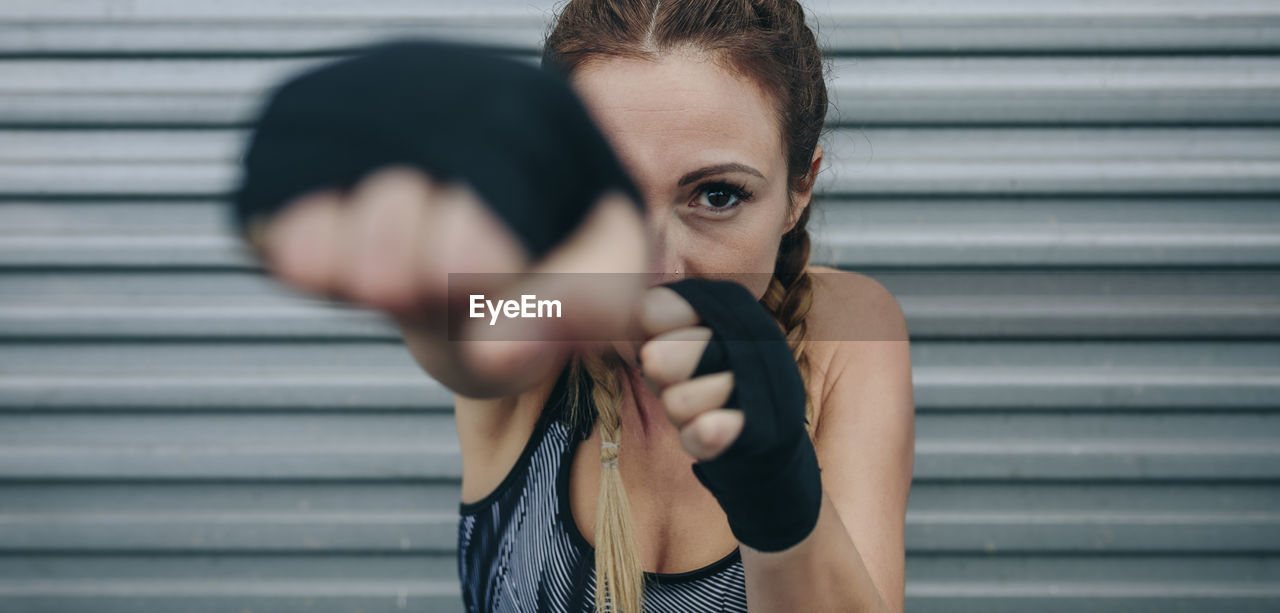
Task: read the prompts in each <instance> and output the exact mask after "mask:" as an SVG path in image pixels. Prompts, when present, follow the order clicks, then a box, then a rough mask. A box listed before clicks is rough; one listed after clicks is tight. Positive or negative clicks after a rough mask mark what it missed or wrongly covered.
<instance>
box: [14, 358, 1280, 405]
mask: <svg viewBox="0 0 1280 613" xmlns="http://www.w3.org/2000/svg"><path fill="white" fill-rule="evenodd" d="M1277 356H1280V351H1277V350H1276V348H1275V343H1268V342H1251V343H1231V342H1211V341H1200V342H1197V341H1184V342H1173V341H1168V342H1146V343H1144V342H1137V341H1126V342H1117V341H1105V342H1104V341H1095V342H1068V341H1004V342H998V341H988V342H984V343H976V344H967V343H952V342H948V341H928V342H916V343H912V364H913V382H914V384H915V402H916V405H917V407H919V408H921V409H922V410H972V409H979V410H987V409H1002V410H1005V409H1012V410H1026V411H1042V410H1055V409H1062V408H1070V409H1089V410H1098V409H1110V408H1114V407H1124V408H1125V409H1126V410H1166V409H1175V410H1180V409H1205V410H1230V409H1253V410H1270V409H1273V408H1276V406H1277V405H1276V402H1275V398H1277V397H1280V396H1278V392H1280V364H1278V363H1277V361H1278V360H1280V358H1277ZM0 373H3V374H0V408H3V409H7V410H20V411H28V410H33V409H41V410H107V409H132V410H157V409H158V410H183V409H188V410H210V409H212V410H237V409H250V410H253V409H262V408H272V409H277V410H297V409H353V408H371V409H427V408H432V407H439V408H442V409H443V408H444V407H448V406H451V404H452V397H451V396H450V395H449V394H448V392H447V390H445V388H443V387H442V386H440V385H439V384H437V383H434V382H432V381H431V379H430V378H429V377H427V376H426V375H425V374H424V373H422V371H421V369H420V368H419V367H418V365H417V364H416V363H415V362H414V361H413V360H412V358H411V357H410V356H409V354H408V352H407V350H406V349H405V348H404V347H403V345H401V344H386V345H382V344H364V343H353V344H331V343H328V344H313V343H279V342H276V343H271V342H263V343H253V344H242V345H237V344H234V343H231V344H226V345H222V344H218V343H199V342H192V343H164V344H146V343H93V342H89V343H59V344H56V345H50V344H43V343H19V342H11V343H7V344H6V350H5V351H4V352H0Z"/></svg>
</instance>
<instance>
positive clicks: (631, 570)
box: [542, 0, 827, 613]
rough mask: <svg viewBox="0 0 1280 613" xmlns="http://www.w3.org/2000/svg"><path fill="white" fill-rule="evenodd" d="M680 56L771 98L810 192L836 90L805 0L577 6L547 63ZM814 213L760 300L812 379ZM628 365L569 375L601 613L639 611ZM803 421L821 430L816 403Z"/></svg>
mask: <svg viewBox="0 0 1280 613" xmlns="http://www.w3.org/2000/svg"><path fill="white" fill-rule="evenodd" d="M681 47H692V48H695V49H698V50H701V51H704V52H707V53H709V54H710V55H711V56H712V57H713V58H715V59H716V60H717V61H719V62H721V63H722V64H723V65H725V67H727V68H729V69H731V70H735V71H737V72H738V73H740V74H742V75H744V76H746V77H747V78H750V79H752V80H754V81H755V83H756V84H757V85H758V86H760V87H761V89H762V90H763V91H765V92H767V94H768V95H769V96H770V97H771V98H772V102H773V103H774V106H775V108H776V110H777V112H778V116H779V122H780V126H781V134H782V141H783V142H782V146H783V149H784V154H785V156H786V160H787V173H788V178H787V183H788V188H789V195H790V194H796V193H804V192H805V191H808V190H810V189H811V188H812V186H813V181H814V179H815V177H814V176H813V175H812V173H811V172H810V170H811V162H812V159H813V153H814V150H815V148H816V147H817V145H818V138H819V137H820V136H821V134H822V129H823V123H824V121H825V119H826V113H827V87H826V80H825V64H824V62H823V58H822V51H821V49H820V48H819V46H818V44H817V40H816V39H815V37H814V34H813V32H812V31H811V30H810V29H809V26H808V25H806V23H805V15H804V9H803V7H801V6H800V3H799V2H797V1H796V0H668V1H665V2H664V1H663V0H571V1H570V2H569V3H568V4H566V5H565V6H564V8H563V9H562V10H561V12H560V15H559V17H558V18H557V20H556V24H555V27H554V28H553V30H552V31H551V33H550V35H549V36H548V37H547V41H546V44H545V46H544V47H543V53H542V62H543V65H544V66H547V67H549V68H555V69H558V70H560V71H561V72H562V73H564V74H566V75H568V74H571V73H572V72H573V71H574V70H575V69H577V68H578V67H579V66H581V65H582V64H583V63H584V62H586V61H588V60H590V59H592V58H600V57H631V58H644V59H656V58H657V57H659V56H660V55H661V54H662V53H663V52H665V51H669V50H672V49H678V48H681ZM793 205H794V202H793ZM809 211H810V208H809V207H806V208H805V210H804V211H803V212H802V213H801V215H800V216H799V218H798V220H797V221H796V223H795V225H794V226H793V227H792V228H791V229H790V230H789V231H788V232H787V233H786V234H785V235H784V236H783V237H782V242H781V244H780V245H779V248H778V256H777V260H776V261H775V264H774V273H773V277H772V279H770V283H769V288H768V289H767V290H766V291H765V294H764V297H763V298H761V300H760V302H761V303H762V304H763V305H764V306H765V307H766V308H767V309H769V311H770V312H771V313H773V315H774V317H775V318H776V319H777V320H778V322H779V324H780V325H781V327H782V328H783V330H784V331H785V333H786V337H787V341H788V342H789V343H790V345H791V350H792V353H793V354H794V355H795V357H796V363H797V364H798V365H799V366H800V371H801V373H803V374H804V375H805V376H806V379H807V377H808V371H809V361H808V359H807V355H806V353H805V351H804V346H805V333H806V325H805V317H806V315H807V314H808V312H809V308H810V306H811V305H812V302H813V284H812V279H811V277H810V274H809V272H808V263H809V250H810V242H809V232H808V230H807V228H806V226H807V224H808V220H809ZM619 367H620V365H619V364H618V362H617V360H614V359H609V358H602V357H581V358H578V359H575V361H574V362H573V364H572V365H571V377H573V381H575V382H576V381H580V380H582V379H583V378H586V379H589V380H590V382H591V384H592V390H593V391H592V393H591V400H592V402H593V403H594V405H595V409H596V412H597V415H598V419H599V426H600V431H601V439H602V440H603V441H604V443H606V444H605V445H603V446H602V448H601V461H602V462H604V463H605V468H604V470H602V471H601V476H600V495H599V498H598V501H597V510H596V528H595V542H596V547H595V549H596V557H595V568H596V609H597V610H598V611H600V612H603V611H606V610H609V611H612V612H613V613H640V611H641V608H640V607H641V599H642V596H643V580H644V573H643V570H642V568H641V565H640V559H639V554H638V551H637V549H636V545H635V535H634V529H633V526H632V521H631V513H630V510H629V505H628V503H627V497H626V492H625V491H624V489H623V487H622V478H621V476H620V475H619V473H618V471H617V469H616V465H617V463H616V460H617V459H618V457H619V456H618V451H619V450H618V448H617V443H618V442H619V432H618V431H619V427H620V421H621V420H620V418H619V414H618V411H619V406H620V405H621V394H622V387H621V382H620V380H619V375H618V368H619ZM573 388H576V385H575V386H573ZM585 401H586V398H581V399H575V400H574V401H573V402H572V403H571V406H572V407H574V409H575V410H577V409H578V408H580V407H581V405H582V404H583V403H584V402H585ZM805 416H806V419H807V420H808V423H809V427H810V431H812V428H813V426H814V423H813V417H812V416H813V406H812V403H811V402H809V403H807V406H806V407H805Z"/></svg>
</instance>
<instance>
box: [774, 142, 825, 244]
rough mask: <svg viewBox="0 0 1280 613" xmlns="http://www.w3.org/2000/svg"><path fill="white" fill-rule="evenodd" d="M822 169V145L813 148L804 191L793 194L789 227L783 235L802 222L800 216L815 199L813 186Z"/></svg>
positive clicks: (788, 218)
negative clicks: (798, 222) (819, 170)
mask: <svg viewBox="0 0 1280 613" xmlns="http://www.w3.org/2000/svg"><path fill="white" fill-rule="evenodd" d="M821 167H822V145H816V146H814V148H813V159H811V160H809V174H808V176H807V177H806V181H805V187H804V191H802V192H794V193H793V198H792V199H791V211H790V212H789V213H788V215H787V227H786V229H785V230H783V231H782V233H783V234H786V233H787V232H790V231H791V228H793V227H795V225H796V222H797V221H799V220H800V215H801V214H802V213H804V210H805V208H807V207H808V206H809V201H810V200H811V199H812V198H813V185H814V183H817V181H818V169H819V168H821Z"/></svg>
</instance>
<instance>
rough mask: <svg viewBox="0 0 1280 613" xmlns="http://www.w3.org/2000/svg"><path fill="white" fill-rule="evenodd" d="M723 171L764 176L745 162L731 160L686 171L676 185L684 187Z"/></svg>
mask: <svg viewBox="0 0 1280 613" xmlns="http://www.w3.org/2000/svg"><path fill="white" fill-rule="evenodd" d="M723 172H745V173H747V174H751V175H755V176H757V177H760V178H761V179H763V178H764V175H763V174H761V172H760V171H759V170H756V169H754V168H752V167H750V166H747V165H746V164H739V163H737V162H731V163H728V164H715V165H712V166H703V167H702V168H699V169H697V170H694V171H691V172H688V173H686V174H685V175H684V176H683V177H680V182H679V183H677V185H679V186H680V187H684V186H686V185H688V184H690V183H693V182H694V181H697V180H698V179H701V178H703V177H707V176H710V175H717V174H720V173H723Z"/></svg>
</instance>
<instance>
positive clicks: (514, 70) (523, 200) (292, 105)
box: [234, 40, 640, 257]
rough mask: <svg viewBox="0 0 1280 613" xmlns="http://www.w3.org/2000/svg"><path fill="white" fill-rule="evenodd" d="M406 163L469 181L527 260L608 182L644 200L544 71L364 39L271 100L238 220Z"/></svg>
mask: <svg viewBox="0 0 1280 613" xmlns="http://www.w3.org/2000/svg"><path fill="white" fill-rule="evenodd" d="M394 164H407V165H410V166H414V167H417V168H419V169H421V170H423V171H424V172H426V173H427V174H429V175H431V176H433V177H435V178H437V179H440V180H445V181H452V180H459V181H462V182H465V183H466V184H468V185H470V187H471V188H472V189H474V190H475V191H476V192H477V193H478V194H479V195H480V197H481V198H482V199H483V200H484V201H485V202H486V203H487V204H488V205H489V206H490V207H491V208H492V210H493V211H494V212H495V213H497V215H498V216H499V217H500V218H501V219H502V220H503V221H504V222H506V224H507V225H508V226H509V227H510V228H511V229H512V231H513V232H514V233H515V234H516V235H517V236H518V237H519V238H520V240H521V241H522V243H523V245H524V246H525V247H526V248H527V249H528V250H529V252H530V253H531V254H532V255H533V256H534V257H541V256H542V255H545V254H546V252H547V251H549V250H550V249H551V248H552V247H554V246H555V245H557V244H558V243H560V242H561V241H562V240H563V239H564V238H565V237H566V236H567V235H568V234H569V233H570V232H571V231H572V230H573V229H574V228H576V227H577V226H578V224H579V222H581V221H582V219H583V218H584V217H585V216H586V213H587V211H588V210H589V209H590V208H591V205H592V204H593V203H594V202H595V201H596V200H597V198H598V197H599V196H600V195H601V194H603V193H604V192H605V191H607V190H609V189H612V188H616V189H618V190H619V191H621V192H623V193H625V194H627V195H628V196H630V197H631V198H632V200H634V201H635V202H637V203H639V201H640V198H639V196H638V193H637V191H636V188H635V186H634V184H633V183H632V182H631V180H630V179H629V178H628V177H627V175H626V173H625V171H624V170H623V168H622V166H621V164H620V163H619V161H618V159H617V157H616V156H615V154H614V153H613V151H612V150H611V149H610V147H609V145H608V143H607V141H606V140H605V137H604V135H603V134H601V132H600V131H599V129H598V128H597V127H596V125H595V124H594V123H593V122H592V121H591V119H590V116H589V115H588V113H587V110H586V108H585V107H584V106H583V105H582V103H581V101H580V100H579V99H578V97H577V96H576V95H575V94H574V92H573V91H572V89H571V88H570V87H569V84H568V82H567V81H565V79H564V78H563V77H562V76H560V75H559V74H557V73H555V72H553V71H552V70H548V69H542V68H538V67H535V66H533V65H530V64H526V63H522V62H520V61H517V60H514V59H511V58H506V57H502V56H500V55H497V54H496V53H493V52H489V51H484V50H481V49H479V48H475V47H470V46H465V45H458V44H448V43H438V42H427V41H412V40H406V41H396V42H391V43H385V44H382V45H379V46H375V47H372V48H370V49H368V50H366V51H364V52H362V53H360V54H358V55H356V56H354V57H351V58H347V59H343V60H339V61H336V62H332V63H329V64H326V65H324V66H321V67H319V68H317V69H314V70H311V71H309V72H306V73H304V74H302V75H300V76H296V77H294V78H292V79H290V80H289V81H287V82H286V83H285V84H284V85H283V86H281V87H280V88H279V89H278V90H277V91H276V92H275V93H274V94H273V95H272V96H271V98H270V99H269V100H268V102H267V104H266V106H265V108H264V109H263V112H262V114H261V116H260V118H259V120H258V123H257V127H256V130H255V131H254V133H253V136H252V138H251V140H250V143H249V146H248V150H247V152H246V154H245V156H244V176H243V181H242V184H241V186H240V188H239V190H238V191H237V193H236V195H235V208H234V214H235V221H236V223H237V224H238V226H239V228H241V229H242V230H243V229H245V228H246V227H247V226H248V224H249V222H250V220H252V219H255V218H259V217H261V218H267V217H270V216H271V215H274V214H275V213H276V212H278V210H279V209H280V208H282V207H283V206H284V205H285V204H286V203H287V202H288V201H289V200H290V199H292V198H294V197H297V196H301V195H303V194H305V193H307V192H309V191H313V190H316V189H319V188H326V187H338V188H342V189H348V188H350V187H352V186H353V185H355V184H356V183H357V182H359V180H360V179H361V178H362V177H363V176H365V175H366V174H368V173H370V172H371V171H373V170H376V169H378V168H381V167H384V166H389V165H394Z"/></svg>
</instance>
